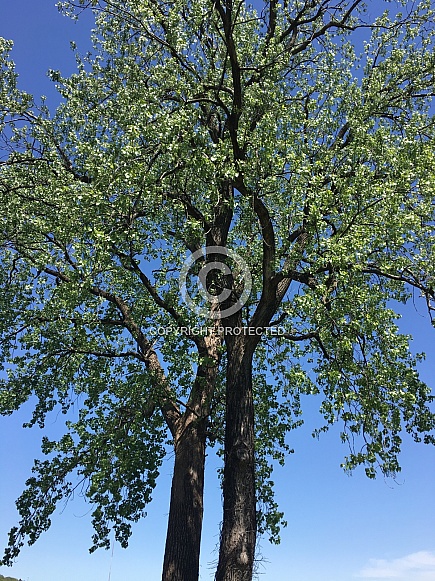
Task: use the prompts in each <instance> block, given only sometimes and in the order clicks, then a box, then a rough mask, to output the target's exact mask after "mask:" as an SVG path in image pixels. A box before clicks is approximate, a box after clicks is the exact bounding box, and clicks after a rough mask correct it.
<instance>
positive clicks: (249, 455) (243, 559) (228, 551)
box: [215, 342, 257, 581]
mask: <svg viewBox="0 0 435 581" xmlns="http://www.w3.org/2000/svg"><path fill="white" fill-rule="evenodd" d="M228 347H229V349H228V370H227V390H226V428H225V468H224V481H223V499H224V508H223V524H222V532H221V542H220V551H219V564H218V569H217V572H216V577H215V580H216V581H251V579H252V574H253V565H254V555H255V542H256V532H257V523H256V498H255V461H254V404H253V395H252V353H247V352H246V351H244V349H243V345H242V342H240V344H239V345H238V346H235V348H234V349H233V348H230V346H228Z"/></svg>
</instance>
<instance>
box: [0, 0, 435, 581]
mask: <svg viewBox="0 0 435 581" xmlns="http://www.w3.org/2000/svg"><path fill="white" fill-rule="evenodd" d="M90 26H91V19H90V18H89V17H85V18H83V19H81V20H80V21H79V23H78V24H74V23H73V22H71V21H69V20H68V19H67V18H65V17H62V16H60V15H59V14H58V13H57V10H56V8H55V6H54V0H36V1H35V0H13V1H11V0H0V36H3V37H5V38H10V39H13V40H14V42H15V47H14V50H13V53H12V55H13V58H14V60H15V61H16V63H17V72H18V73H19V74H20V82H19V85H20V88H22V89H25V90H27V91H28V92H31V93H33V94H34V95H35V96H38V95H41V94H45V95H47V96H48V98H49V104H55V103H56V100H57V97H56V93H55V91H54V90H53V87H52V84H51V82H50V81H49V80H48V78H47V77H46V72H47V70H48V69H49V68H51V69H60V70H61V71H62V73H63V74H69V73H71V72H73V70H74V65H75V63H74V57H73V53H72V52H71V51H70V49H69V41H70V40H75V41H76V42H77V45H78V47H79V49H81V51H82V52H85V51H86V50H87V49H88V47H89V40H88V36H89V29H90ZM402 312H403V318H402V321H401V330H402V332H405V333H411V334H413V335H414V337H415V340H414V342H413V344H412V349H413V351H414V352H420V351H425V352H426V353H427V359H426V361H425V362H424V363H423V364H421V365H420V371H421V377H422V378H423V379H424V380H425V381H426V382H428V383H429V384H430V385H434V384H435V382H434V372H435V365H434V361H435V344H434V338H435V330H434V329H433V328H431V326H430V324H429V322H428V320H427V316H426V313H425V309H424V305H423V304H420V303H419V302H418V301H417V303H416V307H414V306H412V305H410V306H409V307H408V308H406V309H403V308H402ZM315 406H316V402H315V401H314V400H313V401H307V402H306V406H305V408H306V410H307V412H306V426H304V427H303V428H302V429H300V430H298V431H297V432H294V433H293V434H291V437H290V441H291V444H292V446H293V447H294V449H295V454H293V455H292V456H291V457H290V458H289V460H288V463H287V466H286V467H285V468H284V469H279V470H277V471H276V474H275V481H276V483H277V495H278V499H279V502H280V505H281V507H282V509H283V510H284V511H285V513H286V518H287V520H288V523H289V525H288V528H287V529H285V530H284V531H283V534H282V543H281V545H280V546H278V547H273V546H271V545H270V544H269V543H268V541H267V540H266V539H264V540H262V541H261V543H260V549H261V555H262V560H261V561H260V563H259V568H258V572H259V574H260V579H261V580H263V581H281V580H282V581H287V580H289V581H358V580H361V579H362V580H366V581H381V580H384V579H394V580H395V581H435V533H434V522H435V495H434V488H435V450H434V448H433V447H427V446H424V445H422V444H420V445H418V444H414V443H413V442H412V441H410V440H409V439H406V440H405V444H404V449H403V454H402V456H401V464H402V467H403V471H402V473H401V474H400V475H399V477H398V478H397V480H396V481H391V480H384V479H382V478H380V477H378V479H377V480H375V481H370V480H368V479H367V478H366V477H365V475H364V474H363V470H358V471H356V472H355V473H354V475H353V476H351V477H349V476H347V475H346V474H344V473H343V471H342V470H341V468H340V463H341V461H342V460H343V457H344V455H345V454H346V452H347V449H346V447H344V446H342V445H341V444H340V441H339V437H338V432H339V429H338V428H337V430H331V432H329V433H328V434H326V435H324V436H322V437H321V439H320V440H315V439H313V438H312V437H311V429H312V428H313V427H316V426H317V425H318V423H316V419H317V414H316V411H315V409H316V407H315ZM29 413H30V407H26V408H24V409H23V410H20V412H18V413H17V414H16V415H14V416H12V417H7V418H0V442H1V446H0V474H1V477H0V548H1V547H4V546H5V544H6V542H7V532H8V530H9V528H10V527H11V526H13V525H14V524H15V523H16V521H17V514H16V511H15V507H14V500H15V499H16V497H17V496H18V495H19V494H20V492H21V491H22V488H23V485H24V481H25V479H26V478H27V477H28V476H29V475H30V469H31V466H32V460H33V458H34V457H36V456H38V454H39V441H40V437H41V433H40V431H39V429H38V428H34V429H33V430H23V429H22V428H21V425H22V423H23V421H26V419H27V418H28V416H29ZM62 419H63V418H62V417H60V418H58V419H56V418H53V421H52V423H51V424H50V425H49V426H48V427H47V429H48V430H49V432H50V433H49V435H50V436H54V435H56V434H60V433H61V430H62ZM217 466H218V462H217V461H216V459H215V456H214V452H213V451H211V452H210V453H209V456H208V459H207V479H206V496H205V522H204V532H203V539H204V542H203V549H202V561H201V562H202V565H201V580H208V579H212V578H213V571H214V567H213V563H214V562H215V561H216V559H217V544H218V530H219V529H218V525H219V521H220V518H221V496H220V490H219V486H218V482H217V477H216V467H217ZM171 472H172V458H171V457H169V458H168V459H167V460H165V462H164V465H163V469H162V475H161V477H160V479H159V482H158V487H157V489H156V492H155V495H154V501H153V503H152V504H151V505H150V506H149V511H148V517H147V518H146V519H144V520H142V521H141V522H140V523H138V524H137V525H136V526H135V527H134V534H133V537H132V539H131V542H130V547H129V548H128V549H127V550H123V549H121V548H120V547H119V545H115V547H114V549H113V552H112V551H111V550H110V551H104V550H99V551H97V552H96V553H94V554H93V555H89V554H88V547H89V546H90V537H91V534H92V529H91V527H90V516H89V513H90V507H89V506H87V505H86V504H85V503H84V502H83V500H82V499H81V498H80V497H79V496H78V497H77V498H76V499H75V500H74V501H73V502H72V503H70V504H69V505H68V506H67V507H61V508H62V510H59V511H58V512H57V513H56V514H55V516H54V518H53V524H52V527H51V529H50V530H49V531H48V532H47V533H45V534H43V535H42V537H41V538H40V540H39V541H38V542H37V543H36V545H34V546H33V547H30V548H29V547H25V548H24V549H23V551H22V554H21V556H20V557H19V559H18V560H17V562H16V564H15V565H14V566H13V567H12V568H5V567H1V568H0V573H1V574H3V575H5V576H7V575H12V576H15V577H18V578H22V579H23V580H25V581H77V580H80V581H125V580H126V579H129V580H131V581H133V580H143V581H154V580H156V581H157V580H158V579H159V578H160V572H161V563H162V555H163V549H164V540H165V530H166V518H167V513H168V505H169V487H170V476H171Z"/></svg>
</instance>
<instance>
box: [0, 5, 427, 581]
mask: <svg viewBox="0 0 435 581" xmlns="http://www.w3.org/2000/svg"><path fill="white" fill-rule="evenodd" d="M61 4H62V6H63V9H65V10H67V11H71V12H72V13H73V12H74V3H72V2H63V3H61ZM79 4H80V5H84V4H88V3H85V2H81V3H79ZM91 4H92V5H93V6H94V9H95V14H96V20H97V30H96V34H95V38H94V42H95V49H94V51H95V54H94V55H90V56H88V57H86V58H83V59H81V58H80V57H77V58H78V63H79V70H78V72H77V74H75V75H73V76H72V77H71V78H68V79H66V78H62V77H61V76H60V74H59V73H57V72H52V77H53V79H54V81H55V82H57V83H58V85H59V90H60V91H61V94H62V96H63V98H64V103H63V104H62V105H61V106H60V107H59V109H58V110H57V111H56V113H55V115H54V116H53V117H52V118H51V117H50V116H49V114H48V111H47V110H46V109H45V108H44V107H42V108H41V109H40V110H37V108H36V107H35V105H34V103H33V102H32V100H31V98H30V97H29V96H27V95H23V94H21V93H19V92H18V91H17V89H16V86H15V77H14V73H13V69H12V68H11V66H12V65H11V64H10V61H9V60H8V59H7V56H6V55H4V56H3V60H2V63H3V68H2V77H1V79H2V89H1V91H2V101H3V107H2V111H3V113H2V119H1V122H2V131H3V143H4V149H5V151H6V155H5V158H4V161H2V166H1V181H0V187H1V191H0V195H1V197H2V206H3V208H4V216H3V221H2V257H1V261H2V266H3V270H2V274H1V276H2V287H3V294H2V305H1V312H2V321H1V325H2V328H1V331H2V335H1V337H2V339H1V340H2V351H3V354H4V360H5V365H7V370H8V378H7V380H6V379H5V380H3V382H2V389H1V392H0V394H1V395H0V397H1V399H0V407H1V411H2V413H11V412H12V411H13V410H15V409H17V408H18V407H19V406H20V405H21V404H22V403H23V402H24V401H26V400H27V399H29V398H30V397H31V396H32V395H34V396H35V395H36V398H37V399H36V407H35V413H34V416H33V419H32V421H31V422H30V423H31V424H33V423H40V424H41V425H43V423H44V418H45V416H46V414H47V413H49V412H50V411H52V410H53V409H54V408H55V407H56V406H58V405H60V406H61V408H62V410H63V411H65V412H67V411H68V409H69V407H70V406H71V405H72V404H73V403H74V402H75V401H76V400H78V401H79V403H80V413H79V417H78V419H77V420H76V421H69V422H68V423H67V428H68V429H67V432H66V434H65V436H64V437H63V438H61V439H60V441H58V442H50V441H48V440H46V439H45V440H44V441H43V450H44V451H45V452H46V453H47V454H48V456H49V458H48V459H47V460H46V461H44V462H41V461H37V462H36V464H35V477H34V478H32V479H30V480H29V481H28V488H27V490H26V491H25V492H24V494H23V495H22V497H21V498H20V499H19V508H20V511H21V515H22V521H21V523H20V525H19V527H18V528H15V529H13V530H12V532H11V537H10V546H9V548H8V550H7V553H6V557H5V562H10V561H11V559H13V558H14V557H15V556H16V555H17V554H18V551H19V548H20V546H21V545H22V543H23V538H24V536H28V537H29V539H30V541H31V542H33V541H35V540H36V538H37V537H38V535H39V534H40V533H41V532H42V531H43V530H45V529H46V528H47V527H48V526H49V524H50V515H51V513H52V512H53V510H54V508H55V506H56V503H57V502H58V501H59V500H61V499H62V498H65V497H66V498H68V497H69V496H70V495H71V493H72V491H73V490H74V486H75V485H74V484H72V482H71V478H70V475H71V474H72V475H76V476H78V480H79V481H85V482H86V483H88V487H87V489H86V490H87V495H88V497H89V499H90V501H91V502H93V503H95V505H96V509H95V511H94V513H93V519H94V526H95V536H94V539H93V541H94V545H93V547H98V546H107V543H108V541H107V536H108V533H109V531H110V527H114V529H115V533H116V537H117V539H118V540H119V541H120V542H121V543H122V544H124V545H126V544H127V540H128V536H129V533H130V527H129V522H130V521H134V520H137V519H139V518H140V516H141V515H142V513H143V509H144V507H145V505H146V503H147V502H148V501H149V500H150V498H151V492H152V489H153V487H154V485H155V479H156V476H157V473H158V467H159V465H160V462H161V460H162V458H163V455H164V454H165V452H166V449H167V448H166V441H167V438H168V435H169V437H170V440H171V444H172V445H173V449H174V451H175V467H174V476H173V484H172V491H171V505H170V514H169V523H168V534H167V542H166V551H165V561H164V567H163V579H165V580H173V581H175V580H179V581H190V580H192V581H193V580H194V579H195V580H196V579H197V578H198V560H199V547H200V534H201V522H202V511H203V508H202V506H203V500H202V492H203V476H204V457H205V449H206V446H207V445H208V444H210V443H213V442H217V443H218V444H219V445H222V448H223V456H224V473H223V481H222V485H223V498H224V501H223V523H222V532H221V544H220V554H219V563H218V568H217V573H216V579H217V581H236V580H237V581H247V580H250V579H251V578H252V572H253V563H254V555H255V543H256V537H257V533H258V532H266V531H268V532H269V533H270V535H271V538H272V540H278V535H279V526H280V524H282V515H281V514H280V513H279V511H278V507H277V506H276V503H275V501H274V497H273V490H272V484H271V481H270V474H271V470H272V461H273V460H278V461H284V456H285V453H286V451H288V449H287V446H286V439H285V438H286V434H287V433H288V431H289V430H290V429H292V428H294V427H297V426H298V425H299V424H300V422H301V418H300V415H301V409H300V396H301V394H317V395H319V396H320V398H321V412H322V414H323V416H324V418H325V424H324V425H323V426H319V431H322V430H326V429H327V428H328V426H330V425H332V424H334V423H336V422H337V421H339V420H341V421H342V425H343V429H342V439H343V441H345V442H348V443H349V446H350V453H349V456H348V457H347V458H346V460H345V463H344V466H345V468H347V469H352V468H354V467H356V466H357V465H359V464H362V465H364V466H365V469H366V472H367V475H368V476H369V477H374V475H375V471H376V468H379V469H380V470H381V471H382V472H384V473H386V474H394V473H395V472H397V471H398V470H399V469H400V467H399V464H398V453H399V451H400V446H401V438H402V431H403V430H406V431H408V432H409V433H410V434H412V436H413V437H414V438H415V439H416V440H420V439H424V440H425V441H426V442H431V443H433V435H432V430H433V427H434V420H435V418H434V415H433V413H432V412H431V410H430V408H429V403H430V401H431V399H432V396H431V395H430V390H429V389H428V387H427V386H425V385H424V384H423V383H422V382H421V381H420V380H419V378H418V375H417V372H416V361H415V358H413V357H412V356H411V354H410V352H409V348H408V338H407V337H406V336H403V335H401V334H399V332H398V329H397V326H396V324H395V319H396V318H397V315H395V313H394V311H393V309H392V305H394V301H399V302H406V301H407V300H408V299H409V298H410V297H411V296H412V292H413V290H415V289H417V290H418V291H419V292H420V293H421V294H422V296H423V297H424V298H425V299H426V302H427V306H428V311H429V314H431V312H432V311H433V299H434V279H433V271H434V256H433V245H432V242H433V226H434V204H433V200H434V185H433V184H434V183H435V182H434V169H433V168H434V151H433V146H434V120H433V117H432V115H431V112H430V102H431V98H432V97H433V94H434V86H433V84H434V68H435V61H434V56H433V55H434V52H433V48H434V47H433V25H432V22H433V16H434V14H433V9H432V4H431V2H430V1H429V2H428V1H424V2H421V3H420V4H419V5H416V4H415V3H407V2H404V3H402V4H403V10H402V12H398V9H397V6H396V5H393V6H394V7H395V8H394V10H393V12H392V15H389V14H388V13H387V12H385V13H382V14H381V15H380V16H379V17H378V18H376V19H375V20H371V21H367V22H366V21H365V20H364V19H365V13H364V6H363V3H362V2H360V1H359V0H355V2H346V1H344V0H343V1H339V2H335V3H332V2H329V0H325V1H323V2H311V1H310V2H308V1H307V2H304V1H302V2H299V1H297V2H296V1H295V2H291V1H284V2H283V3H282V4H280V3H278V2H275V1H274V0H270V1H269V2H264V3H261V6H258V7H257V8H258V10H255V9H254V8H252V7H249V6H247V4H246V3H245V2H244V1H243V0H238V1H233V0H226V1H225V2H221V0H214V1H210V0H199V1H196V2H193V3H192V2H188V1H187V0H174V1H173V2H170V3H167V2H161V1H160V0H156V1H153V2H151V1H148V0H141V1H139V2H130V1H127V2H125V1H124V2H120V1H118V0H111V1H107V2H91ZM389 6H391V4H389ZM352 39H354V43H353V44H352ZM364 40H365V41H366V42H365V43H363V41H364ZM358 46H360V47H361V48H360V51H361V53H362V54H361V55H360V56H358V54H357V53H358V50H357V48H358ZM4 48H5V49H7V48H8V47H7V46H6V45H5V46H4ZM189 253H191V257H190V258H187V257H188V255H189ZM186 260H187V262H186ZM224 263H225V264H226V265H227V266H226V267H225V266H224ZM183 265H184V266H183ZM189 273H190V275H189ZM193 274H199V278H200V280H201V281H202V282H201V283H200V284H196V282H195V280H196V279H195V278H194V277H193V276H192V275H193ZM180 290H181V292H180ZM204 298H205V299H206V300H205V302H204ZM183 299H184V300H183ZM201 301H202V302H201ZM204 327H207V329H206V332H205V333H204V332H203V328H204ZM17 347H19V348H20V349H19V350H18V351H17V350H16V348H17ZM271 378H272V379H271Z"/></svg>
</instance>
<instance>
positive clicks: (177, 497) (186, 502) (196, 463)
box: [162, 420, 206, 581]
mask: <svg viewBox="0 0 435 581" xmlns="http://www.w3.org/2000/svg"><path fill="white" fill-rule="evenodd" d="M205 440H206V433H205V421H204V420H200V421H198V422H192V423H190V424H188V425H187V427H185V429H184V430H183V432H182V433H181V434H179V435H177V437H176V438H175V465H174V474H173V477H172V488H171V501H170V508H169V519H168V529H167V536H166V546H165V557H164V562H163V574H162V581H198V577H199V553H200V544H201V532H202V517H203V492H204V464H205Z"/></svg>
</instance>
